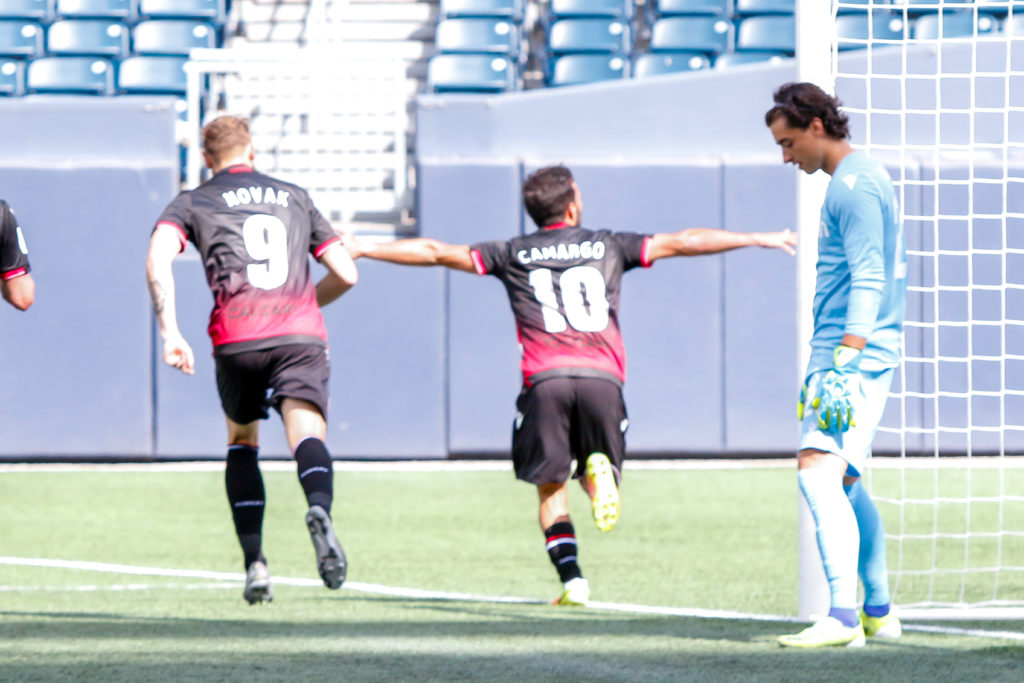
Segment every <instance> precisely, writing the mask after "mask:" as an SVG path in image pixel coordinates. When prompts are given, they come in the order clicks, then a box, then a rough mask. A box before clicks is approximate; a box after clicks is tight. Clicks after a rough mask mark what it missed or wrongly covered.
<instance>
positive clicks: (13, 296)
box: [0, 273, 36, 311]
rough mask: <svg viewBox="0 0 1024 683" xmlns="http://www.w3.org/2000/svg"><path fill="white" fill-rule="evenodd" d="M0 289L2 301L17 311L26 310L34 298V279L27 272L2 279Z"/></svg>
mask: <svg viewBox="0 0 1024 683" xmlns="http://www.w3.org/2000/svg"><path fill="white" fill-rule="evenodd" d="M0 291H2V292H3V297H4V301H6V302H7V303H9V304H10V305H12V306H14V307H15V308H17V309H18V310H19V311H27V310H28V307H29V306H31V305H32V303H33V302H34V301H35V300H36V281H35V280H33V279H32V276H31V275H29V274H28V273H25V274H24V275H19V276H18V277H13V278H11V279H10V280H4V281H3V282H2V283H0Z"/></svg>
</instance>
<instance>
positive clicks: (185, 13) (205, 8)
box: [139, 0, 224, 24]
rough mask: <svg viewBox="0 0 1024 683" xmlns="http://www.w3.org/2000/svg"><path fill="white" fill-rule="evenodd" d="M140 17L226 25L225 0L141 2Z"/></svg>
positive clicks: (158, 0) (157, 0) (152, 0)
mask: <svg viewBox="0 0 1024 683" xmlns="http://www.w3.org/2000/svg"><path fill="white" fill-rule="evenodd" d="M139 16H141V17H143V18H146V19H162V18H181V19H206V20H207V21H212V22H214V23H216V24H222V23H224V0H139Z"/></svg>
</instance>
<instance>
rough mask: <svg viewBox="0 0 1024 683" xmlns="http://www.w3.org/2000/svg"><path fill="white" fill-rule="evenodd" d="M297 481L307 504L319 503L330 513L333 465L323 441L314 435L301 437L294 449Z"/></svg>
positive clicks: (332, 499)
mask: <svg viewBox="0 0 1024 683" xmlns="http://www.w3.org/2000/svg"><path fill="white" fill-rule="evenodd" d="M295 463H296V465H297V466H298V467H297V470H298V473H299V483H300V484H302V490H303V491H305V492H306V500H307V501H308V502H309V506H310V507H313V506H314V505H319V506H320V507H322V508H323V509H324V510H325V511H326V512H327V514H331V503H332V502H333V501H334V466H333V464H332V463H331V454H330V453H329V452H328V451H327V446H325V445H324V442H323V441H321V440H320V439H318V438H316V437H313V436H311V437H309V438H307V439H303V441H302V443H300V444H299V447H298V448H296V449H295Z"/></svg>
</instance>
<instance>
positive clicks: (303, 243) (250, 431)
mask: <svg viewBox="0 0 1024 683" xmlns="http://www.w3.org/2000/svg"><path fill="white" fill-rule="evenodd" d="M202 138H203V157H204V159H205V161H206V164H207V166H208V167H209V168H210V169H211V171H213V176H212V177H211V178H210V179H209V180H207V181H206V182H205V183H203V184H202V185H200V186H199V187H198V188H196V189H195V190H191V191H186V192H182V193H181V194H179V195H178V196H177V197H176V198H175V199H174V201H172V202H171V203H170V205H168V207H167V208H166V209H165V210H164V212H163V214H161V216H160V218H159V219H158V220H157V224H156V227H155V228H154V230H153V235H152V238H151V240H150V246H149V257H148V259H147V261H146V271H147V275H148V279H149V290H150V295H151V297H152V300H153V310H154V312H155V313H156V316H157V321H158V323H159V326H160V335H161V337H162V338H163V341H164V350H163V359H164V362H165V363H167V364H168V365H171V366H173V367H176V368H179V369H180V370H182V371H183V372H185V373H187V374H192V373H193V372H194V371H195V369H194V357H193V353H192V348H191V347H190V346H189V344H188V342H186V341H185V339H184V337H183V336H182V335H181V332H180V331H179V330H178V323H177V317H176V313H175V298H174V275H173V272H172V270H171V263H172V262H173V261H174V259H175V257H176V256H177V255H178V254H179V253H181V252H182V251H183V250H184V249H185V245H186V243H187V242H192V243H193V244H194V245H195V246H196V248H197V249H198V250H199V255H200V258H201V259H202V261H203V265H204V266H205V270H206V278H207V282H208V283H209V285H210V289H211V290H212V291H213V296H214V307H213V312H212V313H211V314H210V325H209V333H210V337H211V339H212V341H213V349H214V352H213V354H214V359H215V361H216V368H217V388H218V390H219V392H220V399H221V405H222V406H223V408H224V413H225V416H226V419H227V427H228V453H227V465H226V468H225V485H226V488H227V495H228V502H229V503H230V504H231V513H232V517H233V518H234V523H235V531H236V533H237V534H238V540H239V543H240V544H241V546H242V553H243V555H244V560H245V566H246V583H245V589H244V591H243V594H242V595H243V597H244V598H245V599H246V600H247V601H248V602H249V603H250V604H257V603H261V602H269V601H270V600H271V599H272V591H271V584H270V574H269V571H268V569H267V560H266V557H264V555H263V552H262V527H263V510H264V506H265V493H264V487H263V478H262V476H261V474H260V468H259V461H258V450H259V431H258V427H259V421H260V420H261V419H265V418H266V417H268V408H269V407H271V406H272V407H274V408H275V409H277V410H278V412H279V413H280V414H281V417H282V419H283V421H284V428H285V434H286V436H287V439H288V446H289V448H291V450H292V453H294V455H295V461H296V463H297V466H298V475H299V482H300V484H301V485H302V488H303V491H304V492H305V494H306V499H307V501H308V503H309V512H308V513H307V514H306V524H307V526H308V528H309V533H310V537H311V539H312V541H313V546H314V550H315V552H316V556H317V569H318V571H319V573H320V577H321V578H322V579H323V582H324V585H326V586H327V587H328V588H331V589H336V588H340V587H341V584H342V582H343V581H344V580H345V573H346V559H345V553H344V551H343V550H342V548H341V544H340V543H339V542H338V539H337V536H336V535H335V532H334V528H333V524H332V521H331V515H330V512H331V503H332V501H333V486H334V485H333V467H332V461H331V455H330V453H329V452H328V451H327V447H326V446H325V444H324V438H325V436H326V431H327V428H326V422H325V416H326V415H327V401H328V394H327V386H328V378H329V370H330V368H329V364H328V355H327V332H326V329H325V328H324V322H323V317H322V316H321V314H320V307H321V306H324V305H326V304H327V303H330V302H331V301H333V300H334V299H337V298H338V297H339V296H341V295H342V294H344V293H345V292H346V291H347V290H348V289H349V288H350V287H352V285H354V284H355V283H356V279H357V272H356V267H355V263H354V262H353V261H352V259H351V258H350V257H349V254H348V251H347V250H346V249H345V248H344V247H343V246H342V245H341V241H340V239H339V237H338V236H337V235H336V234H335V233H334V231H333V229H332V228H331V226H330V224H329V223H328V222H327V221H326V220H325V219H324V217H323V216H322V215H321V214H320V212H319V211H317V209H316V207H315V206H313V203H312V201H311V200H310V198H309V196H308V195H307V194H306V192H305V191H304V190H303V189H302V188H300V187H297V186H295V185H291V184H289V183H285V182H282V181H280V180H276V179H274V178H270V177H268V176H265V175H263V174H261V173H258V172H256V171H255V170H253V167H252V161H253V150H252V141H251V138H250V135H249V127H248V123H247V122H246V121H245V120H244V119H240V118H237V117H233V116H221V117H220V118H217V119H216V120H214V121H212V122H210V123H209V124H207V125H206V126H205V127H204V128H203V130H202ZM309 255H312V256H313V257H314V258H316V259H317V260H318V261H319V262H320V263H321V264H323V265H324V266H326V267H327V270H328V274H327V275H326V276H325V277H324V278H323V279H322V280H321V281H320V282H319V283H318V284H317V285H316V286H314V285H313V281H312V278H311V275H310V266H309ZM268 391H269V398H268Z"/></svg>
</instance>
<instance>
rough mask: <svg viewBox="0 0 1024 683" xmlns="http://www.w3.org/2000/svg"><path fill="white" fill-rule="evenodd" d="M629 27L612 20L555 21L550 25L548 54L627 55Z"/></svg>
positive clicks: (628, 49)
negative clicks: (589, 53) (590, 53)
mask: <svg viewBox="0 0 1024 683" xmlns="http://www.w3.org/2000/svg"><path fill="white" fill-rule="evenodd" d="M630 47H631V44H630V40H629V27H628V26H627V25H626V24H624V23H622V22H621V21H615V20H612V19H559V20H558V21H556V22H554V23H553V24H551V30H550V33H549V34H548V48H549V49H550V51H551V53H552V54H556V55H557V54H565V53H568V52H605V53H616V54H625V53H627V52H629V51H630Z"/></svg>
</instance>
